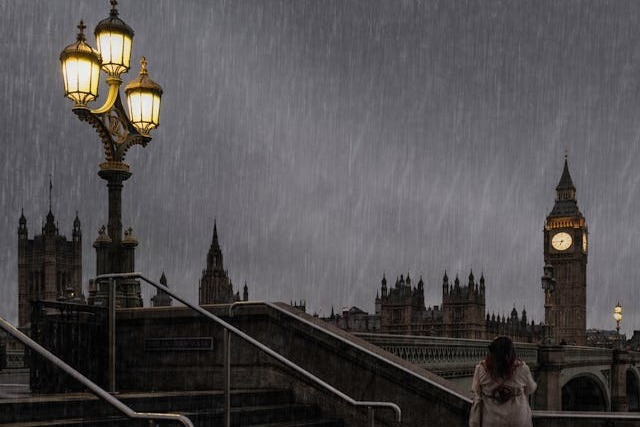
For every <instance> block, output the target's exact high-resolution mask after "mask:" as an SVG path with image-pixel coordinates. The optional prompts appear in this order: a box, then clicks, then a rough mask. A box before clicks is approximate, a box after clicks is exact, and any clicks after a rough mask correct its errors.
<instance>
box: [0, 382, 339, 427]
mask: <svg viewBox="0 0 640 427" xmlns="http://www.w3.org/2000/svg"><path fill="white" fill-rule="evenodd" d="M117 397H118V398H119V399H120V400H122V401H123V402H125V403H126V404H127V405H128V406H129V407H131V408H132V409H134V410H136V411H138V412H172V413H182V414H184V415H186V416H188V417H189V418H190V419H191V421H192V422H193V423H194V425H196V426H211V425H222V423H223V418H224V413H223V407H224V406H223V405H224V396H223V395H222V393H221V392H218V391H210V392H168V393H127V394H122V395H118V396H117ZM12 400H13V402H7V401H6V400H0V425H2V426H3V427H40V426H56V427H66V426H69V427H72V426H85V427H93V426H95V427H124V426H129V427H132V426H135V427H137V426H140V427H148V426H149V424H148V422H147V421H144V420H130V419H128V418H126V417H124V416H122V415H121V414H120V413H118V412H116V411H114V410H112V409H111V408H105V406H106V404H105V403H104V402H102V401H99V400H97V399H96V398H95V397H94V396H91V395H87V394H84V393H80V394H78V393H76V394H68V395H55V396H37V397H35V396H31V397H29V398H22V399H12ZM231 405H232V408H231V409H232V411H231V423H232V425H233V426H237V427H241V426H260V427H288V426H309V427H342V425H343V423H342V421H340V420H334V419H326V418H321V416H320V413H319V410H318V408H317V407H315V406H313V405H305V404H299V403H295V402H294V401H293V398H292V394H291V392H290V391H289V390H264V389H258V390H237V391H234V392H233V393H232V397H231ZM13 411H19V412H14V413H13V414H10V412H13ZM158 425H159V426H161V427H165V426H167V427H175V426H177V425H178V424H177V423H169V422H161V423H159V424H158Z"/></svg>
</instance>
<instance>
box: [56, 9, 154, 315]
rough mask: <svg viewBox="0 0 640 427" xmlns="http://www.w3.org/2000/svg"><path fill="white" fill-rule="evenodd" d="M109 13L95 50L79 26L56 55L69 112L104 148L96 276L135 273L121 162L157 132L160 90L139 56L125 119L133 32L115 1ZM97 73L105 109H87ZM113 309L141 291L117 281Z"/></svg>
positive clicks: (130, 303)
mask: <svg viewBox="0 0 640 427" xmlns="http://www.w3.org/2000/svg"><path fill="white" fill-rule="evenodd" d="M111 6H112V8H111V13H110V14H109V17H107V18H106V19H103V20H102V21H100V22H99V23H98V25H97V26H96V28H95V31H94V33H95V37H96V43H97V47H98V48H97V49H94V48H92V47H91V46H89V44H87V42H86V39H85V36H84V29H85V28H86V26H85V25H84V23H83V22H82V21H80V25H78V29H79V30H80V32H79V33H78V36H77V39H76V42H75V43H73V44H70V45H69V46H67V47H66V48H65V49H64V50H63V51H62V53H61V54H60V62H61V63H62V75H63V78H64V92H65V96H67V97H68V98H70V99H71V100H73V101H74V106H73V112H74V113H75V114H76V115H77V116H78V118H79V119H80V120H82V121H85V122H87V123H89V124H90V125H91V126H93V127H94V128H95V129H96V131H97V132H98V135H99V136H100V139H101V141H102V146H103V149H104V155H105V161H104V162H103V163H101V164H100V166H99V171H98V175H99V176H100V178H102V179H104V180H105V181H107V187H108V192H109V222H108V225H107V228H106V230H105V229H104V227H103V229H101V230H100V233H99V236H98V239H97V240H96V241H95V243H94V245H93V246H94V247H95V248H96V255H97V261H96V270H97V274H98V275H100V274H109V273H124V272H132V271H134V250H135V247H136V246H137V241H136V239H135V238H134V237H133V234H132V232H131V229H129V230H128V231H126V232H125V234H124V238H123V236H122V187H123V182H124V181H126V180H127V179H128V178H129V177H130V176H131V172H130V171H129V165H128V164H127V163H125V162H124V157H125V155H126V152H127V150H128V149H129V148H131V147H132V146H133V145H142V146H145V145H147V144H148V143H149V141H151V136H150V135H149V132H150V131H151V130H152V129H154V128H156V127H158V124H159V115H160V98H161V96H162V88H161V87H160V86H159V85H158V84H156V83H155V82H154V81H153V80H151V78H149V75H148V72H147V61H146V59H145V58H144V57H143V58H142V60H141V61H140V62H141V65H140V74H139V76H138V78H136V79H134V80H133V81H132V82H130V83H129V84H128V85H127V86H126V88H125V94H126V97H127V104H128V109H129V114H128V115H127V113H126V112H125V110H124V108H123V106H122V101H121V97H120V86H121V84H122V79H121V78H120V75H121V74H123V73H126V72H127V71H128V70H129V65H130V59H131V49H132V42H133V30H132V29H131V27H129V26H128V25H127V24H125V23H124V22H123V21H122V19H120V17H119V16H118V9H117V7H116V6H117V1H115V0H111ZM100 69H102V71H104V72H105V73H106V74H107V77H106V83H107V85H108V86H109V91H108V95H107V99H106V101H105V103H104V105H103V106H102V107H100V108H97V109H90V108H89V107H88V106H87V104H88V103H89V102H91V101H94V100H95V99H96V98H97V97H98V85H99V77H100ZM105 286H106V284H100V283H96V284H94V287H95V290H94V292H93V295H92V292H91V290H90V295H89V301H90V302H93V303H94V304H96V305H104V304H106V298H107V295H108V292H107V290H106V289H105ZM117 301H118V305H119V306H122V307H136V306H140V305H141V304H142V299H141V297H140V286H139V284H138V283H137V282H136V281H133V282H130V283H127V282H122V283H120V284H119V286H118V292H117Z"/></svg>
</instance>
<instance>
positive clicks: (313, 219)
mask: <svg viewBox="0 0 640 427" xmlns="http://www.w3.org/2000/svg"><path fill="white" fill-rule="evenodd" d="M119 9H120V16H121V17H122V19H123V20H124V21H125V22H127V23H128V24H129V25H130V26H132V27H133V29H134V30H135V31H136V35H135V38H134V56H135V57H136V58H139V57H140V56H141V55H145V56H147V58H148V60H149V72H150V75H151V77H152V78H153V79H154V80H155V81H157V82H158V83H160V84H161V85H162V86H163V89H164V96H163V106H162V116H161V121H162V123H161V125H160V128H159V129H158V130H157V131H155V132H154V134H153V136H154V139H153V142H152V143H151V144H149V146H147V147H146V148H141V147H134V148H133V149H131V150H130V151H129V154H128V156H127V159H128V162H129V163H130V165H131V169H132V171H133V173H134V175H133V177H132V178H131V179H130V180H129V181H128V182H126V183H125V189H124V193H123V194H124V212H123V214H124V215H123V217H124V218H123V223H124V225H125V226H129V225H131V226H133V228H134V233H135V235H136V236H137V238H138V239H139V240H140V242H141V244H140V246H139V248H138V251H137V269H138V270H140V271H142V272H144V273H145V274H147V275H149V276H151V277H154V278H159V276H160V274H161V272H162V271H163V270H164V271H165V272H166V275H167V278H168V282H169V286H171V287H172V288H175V289H177V290H178V291H179V292H181V293H182V294H184V295H187V296H189V297H191V298H192V299H194V300H195V299H196V295H197V285H198V279H199V277H200V274H201V270H202V269H203V268H204V266H205V258H206V252H207V250H208V248H209V244H210V242H211V235H212V229H213V222H214V219H215V218H217V222H218V232H219V236H220V241H221V245H222V249H223V252H224V255H225V265H226V267H227V268H228V270H229V274H230V277H231V279H232V280H233V282H234V285H235V286H236V289H237V287H239V286H242V285H243V284H244V282H245V281H246V282H247V285H248V286H249V292H250V296H251V298H252V299H267V300H283V301H287V302H288V301H290V300H298V299H305V300H306V301H307V304H308V308H309V310H310V311H311V312H318V313H320V314H328V313H329V312H330V310H331V306H332V305H333V306H335V307H336V309H339V308H340V307H341V306H350V305H356V306H358V307H360V308H362V309H365V310H368V311H372V310H373V299H374V297H375V294H376V290H377V289H379V284H380V280H381V278H382V274H383V273H386V275H387V278H388V279H390V280H392V281H393V279H395V276H397V275H400V274H405V275H406V273H407V272H409V273H410V274H411V276H412V277H418V276H420V275H422V277H423V279H424V280H425V283H426V297H427V298H426V299H427V301H426V302H427V305H434V304H440V300H441V297H440V292H441V287H440V284H441V277H442V275H443V273H444V271H445V269H446V270H447V272H448V273H449V276H450V277H451V276H455V274H456V273H459V274H460V275H461V279H462V280H464V281H466V277H467V275H468V274H469V270H470V269H471V268H473V271H474V273H476V276H478V275H479V274H480V272H482V271H484V275H485V277H486V281H487V309H488V311H489V312H496V313H504V314H506V313H508V312H509V311H510V310H511V309H512V308H513V306H514V304H515V305H516V307H517V308H518V310H521V309H522V307H523V306H526V308H527V311H528V315H529V318H532V317H533V318H534V319H536V321H539V320H541V319H542V318H543V307H542V304H543V298H542V297H543V295H542V290H541V289H540V276H541V275H542V265H543V257H542V254H543V251H542V227H543V224H544V219H545V217H546V215H547V214H548V213H549V212H550V210H551V208H552V206H553V201H554V197H555V191H554V189H555V186H556V184H557V183H558V180H559V178H560V175H561V172H562V162H563V156H564V152H565V150H568V152H569V166H570V170H571V174H572V177H573V180H574V183H575V184H576V187H577V189H578V193H577V196H578V204H579V206H580V208H581V210H582V212H583V214H584V215H585V217H586V218H587V223H588V226H589V231H590V249H589V264H588V270H587V271H588V279H587V280H588V284H587V286H588V310H587V312H588V319H587V322H588V326H589V327H600V328H609V329H611V328H613V326H614V322H613V319H612V316H611V312H612V309H613V306H614V305H615V303H616V302H617V301H618V300H620V302H622V304H623V307H624V310H625V317H624V320H623V330H624V331H625V332H627V333H631V332H632V330H633V329H640V327H639V325H638V324H639V322H640V315H639V314H638V304H639V303H640V298H639V297H638V285H637V283H638V281H639V280H640V271H639V270H638V268H637V264H638V261H637V260H638V255H639V253H640V244H639V243H638V239H639V238H640V218H639V217H638V214H637V213H638V212H639V211H640V185H639V183H640V173H639V172H638V166H637V165H639V164H640V150H639V149H638V136H639V131H640V126H639V124H638V123H639V119H640V96H639V95H640V94H639V88H640V37H639V31H638V29H637V22H639V21H640V19H639V18H640V17H639V13H640V3H638V2H635V1H562V2H558V1H540V0H535V1H533V0H532V1H456V0H454V1H452V0H441V1H395V0H394V1H392V0H385V1H371V0H366V1H352V0H346V1H328V0H326V1H304V0H285V1H242V0H241V1H216V2H211V1H191V2H178V1H174V2H170V1H150V0H149V1H142V0H136V1H135V2H133V1H122V2H121V4H120V5H119ZM108 10H109V5H108V2H107V1H65V2H61V1H58V2H52V1H31V2H16V1H8V0H0V20H2V22H1V24H2V25H0V40H2V43H1V44H0V54H1V58H2V60H1V61H0V70H1V73H0V94H1V95H2V100H3V104H2V107H0V129H1V130H2V144H3V152H2V153H3V155H2V159H1V160H0V165H2V167H1V168H0V201H1V203H0V208H1V209H2V215H0V236H1V239H2V240H1V241H2V242H4V243H2V245H1V246H0V280H1V283H2V284H1V285H0V315H2V316H6V317H8V318H10V319H13V320H15V318H16V317H17V260H16V248H17V234H16V233H17V224H18V218H19V216H20V209H21V208H22V207H23V208H24V212H25V216H26V217H27V221H28V222H27V226H28V228H29V236H30V237H33V234H34V233H35V232H39V229H40V227H41V224H42V221H43V220H44V218H45V216H46V213H47V210H48V179H49V174H53V183H54V189H53V213H54V214H55V216H56V219H57V220H58V221H59V226H60V231H61V232H62V233H64V234H66V235H70V233H71V225H72V221H73V218H74V216H75V211H76V210H78V211H79V216H80V220H81V221H82V230H83V245H84V248H85V257H84V277H85V287H86V282H87V281H88V279H89V278H90V277H91V275H93V273H94V272H95V257H94V254H93V249H92V248H91V244H92V243H93V240H94V239H95V238H96V237H97V230H98V228H99V227H100V225H102V224H103V223H106V220H107V212H106V187H105V184H104V182H103V181H102V180H100V179H99V178H98V177H97V175H96V172H97V165H98V164H99V163H100V162H101V160H102V158H101V156H102V154H101V151H100V150H101V149H100V143H99V140H98V137H97V135H96V134H95V132H94V130H93V129H91V128H90V127H89V126H87V125H86V124H84V123H81V122H80V121H79V120H78V119H77V118H76V117H75V116H74V115H73V113H72V112H71V102H70V101H68V100H66V99H64V97H63V95H62V79H61V74H60V69H59V68H60V67H59V60H58V56H59V54H60V51H61V50H62V49H63V48H64V47H65V46H66V45H67V44H69V43H71V42H73V41H74V39H75V34H76V28H75V26H76V25H77V22H78V21H79V20H80V19H84V20H85V22H86V23H87V26H88V28H89V30H91V31H89V32H90V33H91V34H92V33H93V27H94V26H95V24H96V23H97V22H98V21H99V20H101V19H103V18H105V17H106V16H107V15H108ZM89 40H90V43H92V44H95V42H94V40H93V37H92V36H91V37H89ZM136 64H137V61H136ZM137 72H138V66H137V65H135V66H134V67H133V68H132V70H131V71H130V72H129V74H128V75H125V76H124V80H125V82H128V81H129V80H130V79H131V78H133V77H134V76H136V75H137ZM102 85H103V88H104V86H105V85H104V82H103V83H102ZM102 99H104V94H103V96H102V97H101V101H102ZM145 302H148V298H146V299H145Z"/></svg>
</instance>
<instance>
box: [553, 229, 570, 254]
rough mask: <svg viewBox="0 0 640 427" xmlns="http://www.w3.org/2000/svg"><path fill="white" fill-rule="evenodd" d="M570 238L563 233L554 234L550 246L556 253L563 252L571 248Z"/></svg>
mask: <svg viewBox="0 0 640 427" xmlns="http://www.w3.org/2000/svg"><path fill="white" fill-rule="evenodd" d="M571 242H572V240H571V236H570V235H569V234H567V233H565V232H564V231H561V232H560V233H558V234H555V235H554V236H553V238H552V239H551V246H553V248H554V249H555V250H557V251H564V250H567V249H569V247H571Z"/></svg>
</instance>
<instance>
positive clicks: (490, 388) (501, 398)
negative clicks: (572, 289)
mask: <svg viewBox="0 0 640 427" xmlns="http://www.w3.org/2000/svg"><path fill="white" fill-rule="evenodd" d="M536 387H537V386H536V383H535V381H534V380H533V377H532V376H531V371H530V370H529V367H528V366H527V364H526V363H524V362H523V361H521V360H520V359H518V358H517V357H516V351H515V348H514V347H513V341H511V339H510V338H508V337H498V338H496V339H495V340H493V342H492V343H491V345H489V354H488V355H487V357H486V358H485V359H484V360H483V361H482V362H480V363H479V364H477V365H476V371H475V373H474V375H473V383H472V384H471V391H473V393H474V399H473V407H472V409H471V416H470V417H469V426H470V427H480V426H482V427H502V426H504V427H532V425H533V424H532V421H531V408H530V407H529V395H530V394H531V393H533V392H534V391H535V390H536Z"/></svg>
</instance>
